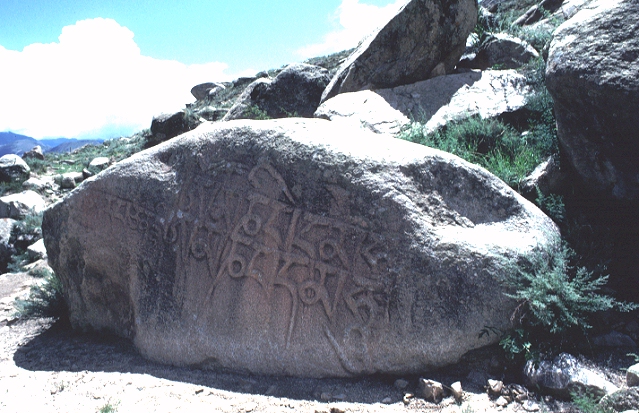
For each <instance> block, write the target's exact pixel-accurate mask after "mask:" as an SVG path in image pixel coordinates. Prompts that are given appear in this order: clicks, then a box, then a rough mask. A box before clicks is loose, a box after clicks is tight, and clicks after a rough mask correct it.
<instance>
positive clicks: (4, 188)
mask: <svg viewBox="0 0 639 413" xmlns="http://www.w3.org/2000/svg"><path fill="white" fill-rule="evenodd" d="M21 191H22V182H0V196H4V195H9V194H13V193H16V192H21Z"/></svg>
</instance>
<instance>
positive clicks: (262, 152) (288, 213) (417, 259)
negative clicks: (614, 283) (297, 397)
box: [42, 118, 558, 377]
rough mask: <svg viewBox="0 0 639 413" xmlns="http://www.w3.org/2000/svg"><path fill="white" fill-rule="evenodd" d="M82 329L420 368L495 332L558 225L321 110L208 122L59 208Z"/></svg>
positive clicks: (319, 373) (219, 351)
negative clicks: (519, 271) (519, 264)
mask: <svg viewBox="0 0 639 413" xmlns="http://www.w3.org/2000/svg"><path fill="white" fill-rule="evenodd" d="M42 229H43V236H44V240H45V245H46V247H47V252H48V256H49V263H50V265H51V267H52V268H53V270H54V271H55V273H56V274H57V275H58V276H59V277H60V279H61V281H62V284H63V286H64V293H63V294H64V297H65V300H66V302H67V303H68V306H69V311H70V320H71V323H72V325H73V326H74V327H75V328H79V329H93V330H106V331H110V332H113V333H115V334H118V335H120V336H123V337H127V338H130V339H131V340H132V341H133V343H134V345H135V346H136V348H137V349H138V350H139V351H140V352H141V353H142V354H143V355H144V356H145V357H147V358H150V359H152V360H156V361H159V362H163V363H169V364H173V365H181V366H197V367H198V368H210V369H218V368H221V369H231V370H235V371H240V372H248V373H252V374H268V375H292V376H305V377H328V376H332V377H348V376H359V375H367V374H375V373H385V374H396V375H401V374H409V373H412V374H416V373H418V372H423V371H425V370H427V369H433V368H437V367H441V366H444V365H447V364H450V363H455V362H457V361H458V360H459V359H460V357H461V356H462V355H464V354H465V353H467V352H468V351H470V350H472V349H475V348H479V347H482V346H485V345H489V344H491V343H494V342H495V341H496V340H497V339H498V337H497V336H495V337H492V336H491V337H488V338H487V337H483V338H480V336H479V332H480V331H481V330H482V328H484V326H487V325H489V326H494V327H495V328H499V329H506V328H508V327H509V325H510V321H509V319H510V316H511V315H512V312H513V310H514V308H515V307H516V305H517V303H516V302H514V301H513V300H512V299H510V298H508V297H507V296H506V295H505V294H503V293H502V292H504V288H503V287H502V286H501V283H500V279H501V278H502V277H504V276H505V274H506V273H507V272H508V271H509V269H512V267H511V266H510V263H512V262H516V261H517V260H519V259H522V258H523V257H525V256H528V255H530V254H531V253H533V252H534V251H536V250H540V249H541V250H543V249H547V248H554V247H556V244H557V239H558V231H557V228H556V227H555V225H554V224H553V223H552V221H551V220H550V219H549V218H548V217H546V216H545V215H544V214H543V213H542V212H541V211H539V210H538V209H537V208H536V207H535V206H534V205H532V204H531V203H529V202H528V201H526V200H525V199H523V198H522V197H521V196H519V195H518V194H517V193H516V192H514V191H513V190H512V189H511V188H509V187H508V186H506V185H505V184H504V183H503V182H502V181H500V180H499V179H498V178H496V177H495V176H493V175H491V174H490V173H488V172H487V171H486V170H484V169H482V168H480V167H478V166H475V165H472V164H469V163H467V162H465V161H463V160H461V159H459V158H457V157H456V156H453V155H450V154H447V153H444V152H441V151H438V150H435V149H432V148H428V147H425V146H420V145H417V144H413V143H410V142H406V141H402V140H398V139H391V138H388V137H385V136H379V135H376V134H374V133H372V132H369V131H365V130H361V129H357V128H352V129H348V128H342V127H339V126H338V125H336V124H335V123H333V122H330V121H326V120H321V119H301V118H291V119H278V120H264V121H252V120H236V121H229V122H221V123H206V124H203V125H201V126H200V127H198V128H197V129H195V130H194V131H191V132H189V133H187V134H184V135H183V136H181V137H179V138H178V139H174V140H171V141H167V142H164V143H162V144H160V145H158V146H157V147H154V148H150V149H148V150H146V151H143V152H140V153H138V154H136V155H134V156H133V157H131V158H129V159H127V160H124V161H122V162H120V163H118V164H115V165H113V166H112V167H110V168H109V169H107V170H105V171H104V172H102V173H101V174H99V175H96V176H95V177H94V178H92V179H90V180H87V181H85V183H84V184H83V185H81V186H80V187H78V188H77V189H76V190H75V191H73V192H71V193H70V194H69V195H68V196H67V197H66V198H65V199H64V200H63V201H61V202H58V203H57V204H55V205H54V206H52V207H51V208H49V209H48V210H47V211H46V212H45V214H44V218H43V226H42Z"/></svg>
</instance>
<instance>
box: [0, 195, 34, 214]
mask: <svg viewBox="0 0 639 413" xmlns="http://www.w3.org/2000/svg"><path fill="white" fill-rule="evenodd" d="M44 209H45V202H44V199H43V198H42V197H41V196H40V195H39V194H38V193H36V192H34V191H24V192H20V193H18V194H11V195H6V196H3V197H1V198H0V218H13V219H23V218H24V217H25V216H27V215H29V214H33V213H35V214H38V213H40V212H42V211H44Z"/></svg>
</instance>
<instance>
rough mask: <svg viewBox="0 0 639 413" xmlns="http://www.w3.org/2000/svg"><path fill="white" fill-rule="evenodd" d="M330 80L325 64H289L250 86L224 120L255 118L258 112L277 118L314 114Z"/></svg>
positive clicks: (304, 116)
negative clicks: (275, 74) (320, 65)
mask: <svg viewBox="0 0 639 413" xmlns="http://www.w3.org/2000/svg"><path fill="white" fill-rule="evenodd" d="M329 81H330V77H329V76H328V70H326V69H324V68H322V67H319V66H314V65H309V64H305V63H295V64H292V65H289V66H288V67H286V69H284V70H283V71H282V72H280V73H279V74H278V75H277V76H276V77H275V79H272V80H271V79H269V78H261V79H257V80H256V81H254V82H253V83H251V84H250V85H249V86H247V88H246V90H245V91H244V92H243V93H242V95H240V97H239V98H238V100H237V102H236V103H235V104H234V105H233V107H232V108H231V109H230V110H229V112H228V113H227V114H226V115H225V116H224V119H223V120H225V121H227V120H233V119H254V118H256V116H257V114H258V113H262V114H263V116H265V117H269V118H273V119H276V118H285V117H290V116H296V117H303V118H310V117H313V113H314V112H315V110H316V109H317V107H318V106H319V103H320V98H321V97H322V92H323V91H324V88H326V85H327V84H328V82H329ZM256 109H257V111H259V112H256Z"/></svg>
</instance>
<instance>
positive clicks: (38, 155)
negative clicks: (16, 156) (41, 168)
mask: <svg viewBox="0 0 639 413" xmlns="http://www.w3.org/2000/svg"><path fill="white" fill-rule="evenodd" d="M29 158H31V159H40V160H41V161H44V153H42V147H41V146H40V145H36V146H34V147H33V148H32V149H31V150H30V151H26V152H25V153H23V154H22V159H29Z"/></svg>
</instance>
